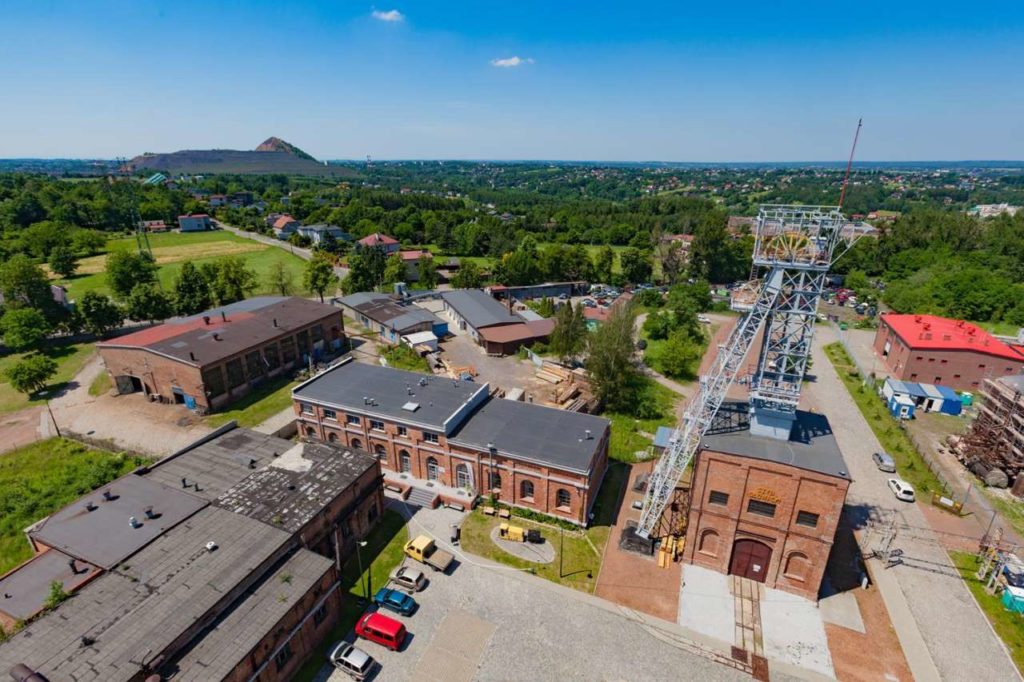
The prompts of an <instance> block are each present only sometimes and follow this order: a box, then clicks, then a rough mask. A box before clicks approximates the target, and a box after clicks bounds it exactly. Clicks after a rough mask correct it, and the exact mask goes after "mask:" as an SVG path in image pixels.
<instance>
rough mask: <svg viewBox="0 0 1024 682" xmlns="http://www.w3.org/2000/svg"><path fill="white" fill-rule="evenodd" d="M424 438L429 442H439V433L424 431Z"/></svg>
mask: <svg viewBox="0 0 1024 682" xmlns="http://www.w3.org/2000/svg"><path fill="white" fill-rule="evenodd" d="M423 440H425V441H427V442H428V443H437V442H438V438H437V434H436V433H427V432H425V431H424V433H423Z"/></svg>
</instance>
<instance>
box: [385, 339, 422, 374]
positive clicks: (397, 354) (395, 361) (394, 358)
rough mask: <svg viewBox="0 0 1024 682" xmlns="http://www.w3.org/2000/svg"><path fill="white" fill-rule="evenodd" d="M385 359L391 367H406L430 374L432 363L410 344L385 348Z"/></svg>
mask: <svg viewBox="0 0 1024 682" xmlns="http://www.w3.org/2000/svg"><path fill="white" fill-rule="evenodd" d="M384 359H385V360H387V361H388V366H389V367H394V368H395V369H405V370H409V371H410V372H423V373H424V374H430V373H431V372H430V363H429V362H427V359H426V358H424V357H422V356H420V354H419V353H417V352H416V351H414V350H412V349H411V348H409V347H408V346H389V347H387V348H385V349H384Z"/></svg>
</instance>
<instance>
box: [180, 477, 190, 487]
mask: <svg viewBox="0 0 1024 682" xmlns="http://www.w3.org/2000/svg"><path fill="white" fill-rule="evenodd" d="M181 487H182V488H187V487H188V479H187V478H185V477H184V476H182V477H181Z"/></svg>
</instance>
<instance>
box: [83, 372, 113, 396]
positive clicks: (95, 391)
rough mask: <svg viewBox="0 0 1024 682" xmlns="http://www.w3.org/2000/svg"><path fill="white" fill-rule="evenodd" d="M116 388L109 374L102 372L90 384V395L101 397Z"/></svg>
mask: <svg viewBox="0 0 1024 682" xmlns="http://www.w3.org/2000/svg"><path fill="white" fill-rule="evenodd" d="M113 387H114V382H113V381H112V380H111V379H110V373H109V372H100V373H99V374H97V375H96V378H95V379H93V380H92V383H91V384H89V395H91V396H96V397H99V396H101V395H103V394H104V393H106V392H107V391H109V390H110V389H111V388H113Z"/></svg>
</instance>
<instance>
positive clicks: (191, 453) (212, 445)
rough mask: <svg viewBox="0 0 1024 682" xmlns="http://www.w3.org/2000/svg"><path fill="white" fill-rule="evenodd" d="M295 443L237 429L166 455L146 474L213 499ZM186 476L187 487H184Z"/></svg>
mask: <svg viewBox="0 0 1024 682" xmlns="http://www.w3.org/2000/svg"><path fill="white" fill-rule="evenodd" d="M292 445H293V443H292V442H291V441H287V440H284V439H283V438H278V437H276V436H270V435H267V434H265V433H258V432H256V431H250V430H249V429H239V428H236V429H233V430H231V431H228V432H227V433H225V434H224V435H222V436H218V437H216V438H214V439H212V440H209V441H207V442H205V443H202V444H200V445H197V446H195V447H191V448H189V449H187V450H184V451H180V452H177V453H175V454H173V455H169V456H168V457H165V458H164V459H162V460H160V461H159V462H156V463H155V464H153V465H151V466H150V469H149V471H148V472H146V474H145V476H146V478H149V479H152V480H154V481H158V482H160V483H163V484H164V485H166V486H168V487H170V488H175V489H177V490H185V491H187V492H188V493H190V494H192V495H197V496H199V497H201V498H203V499H204V500H210V501H213V500H215V499H217V498H218V497H220V496H221V495H223V494H224V493H225V492H226V491H227V490H228V489H230V488H231V487H233V486H235V485H237V484H238V483H240V482H241V481H243V480H244V479H245V478H247V477H248V476H251V475H252V474H253V472H254V470H255V469H259V468H262V467H264V466H266V465H267V464H268V463H269V462H270V461H271V460H272V459H273V458H274V457H275V456H276V455H280V454H281V453H283V452H284V451H286V450H288V449H289V448H290V447H292ZM253 460H255V461H253ZM183 478H184V479H185V481H186V483H187V484H188V487H187V488H184V487H183V486H182V479H183ZM197 484H198V488H197Z"/></svg>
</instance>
